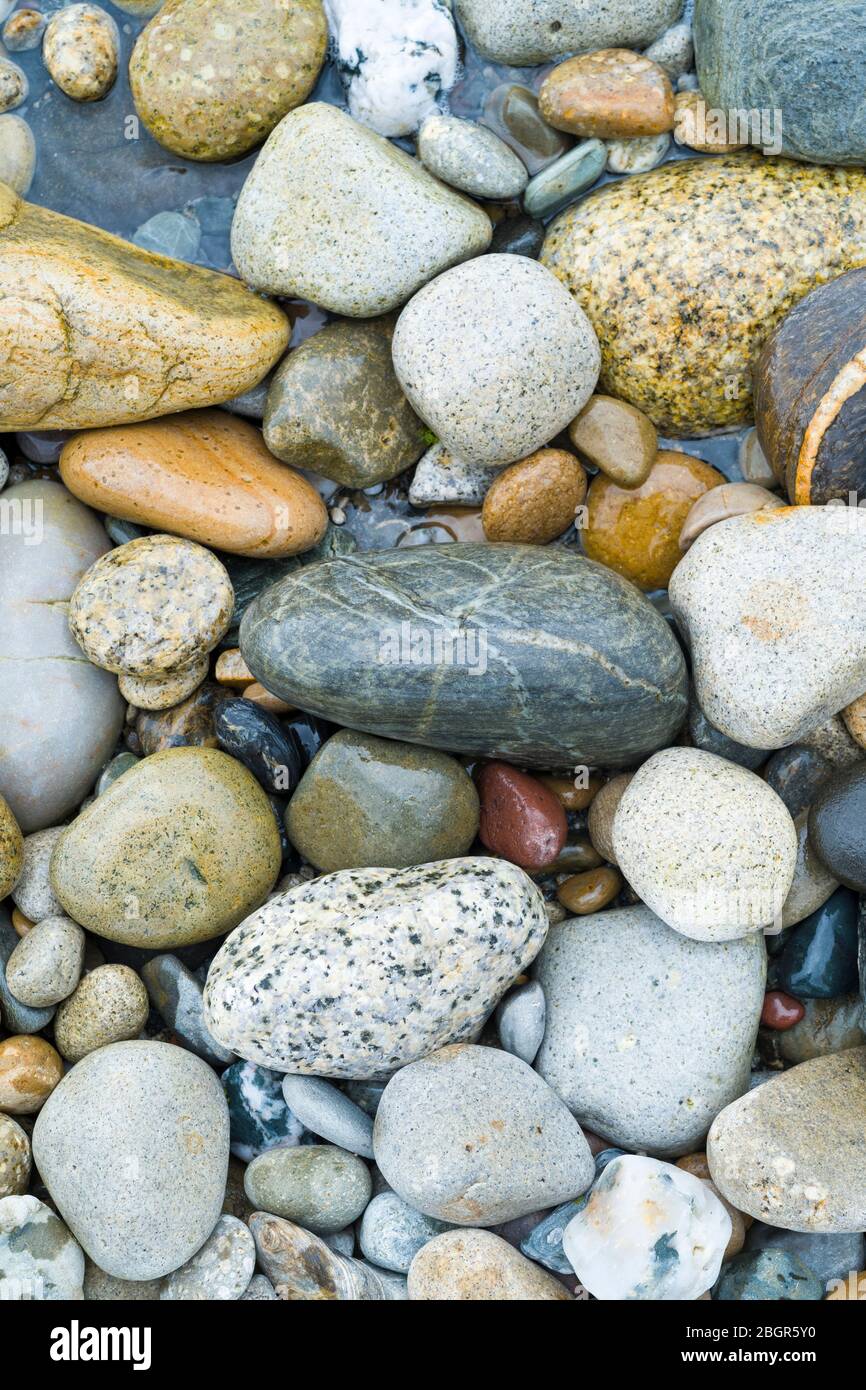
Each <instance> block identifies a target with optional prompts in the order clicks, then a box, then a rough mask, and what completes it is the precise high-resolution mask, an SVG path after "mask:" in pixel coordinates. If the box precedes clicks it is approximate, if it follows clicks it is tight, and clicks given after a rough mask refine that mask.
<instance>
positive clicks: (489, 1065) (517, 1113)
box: [373, 1045, 595, 1226]
mask: <svg viewBox="0 0 866 1390" xmlns="http://www.w3.org/2000/svg"><path fill="white" fill-rule="evenodd" d="M373 1144H374V1148H375V1151H376V1162H377V1163H378V1165H379V1167H380V1168H381V1170H382V1172H383V1174H384V1176H385V1178H386V1179H387V1181H388V1182H389V1183H390V1184H391V1186H392V1187H393V1189H394V1191H395V1192H396V1193H397V1194H398V1195H399V1196H400V1197H402V1198H403V1200H404V1202H408V1204H409V1205H410V1206H412V1207H415V1208H416V1209H417V1210H418V1211H421V1212H423V1213H424V1214H425V1215H426V1216H435V1217H436V1218H437V1219H438V1220H440V1221H448V1222H451V1223H453V1224H454V1225H457V1226H495V1225H497V1224H498V1223H500V1222H502V1221H510V1220H512V1218H514V1217H515V1216H524V1215H526V1214H527V1213H528V1212H531V1211H537V1210H538V1208H539V1207H541V1206H546V1205H550V1204H555V1203H557V1202H562V1201H565V1200H566V1199H567V1198H569V1197H576V1196H578V1195H579V1194H580V1193H581V1192H584V1191H585V1190H586V1188H587V1187H588V1186H589V1184H590V1183H591V1182H592V1179H593V1176H594V1173H595V1168H594V1165H593V1161H592V1155H591V1154H590V1151H589V1146H588V1144H587V1142H586V1140H585V1139H584V1137H583V1134H582V1132H581V1130H580V1128H579V1127H578V1125H577V1124H576V1123H575V1121H574V1120H573V1119H572V1117H571V1115H569V1113H568V1111H567V1110H566V1108H565V1106H564V1105H563V1104H562V1102H561V1101H560V1100H559V1098H558V1097H557V1096H556V1095H555V1094H554V1092H553V1091H552V1090H551V1089H550V1087H549V1086H547V1084H546V1083H545V1082H544V1081H543V1080H542V1079H541V1077H540V1076H538V1075H537V1074H536V1073H535V1072H534V1071H533V1070H532V1069H531V1067H528V1066H527V1065H526V1063H525V1062H521V1061H520V1059H519V1058H518V1057H513V1056H512V1055H511V1054H510V1053H508V1052H500V1051H498V1050H496V1049H495V1048H489V1047H475V1046H472V1045H464V1046H452V1047H446V1048H442V1049H441V1051H438V1052H434V1053H433V1054H432V1055H431V1056H429V1057H425V1058H424V1059H423V1060H422V1061H420V1062H413V1063H412V1064H411V1066H408V1067H404V1068H403V1069H402V1071H399V1072H397V1074H396V1076H393V1077H392V1078H391V1080H390V1081H389V1083H388V1085H387V1087H386V1089H385V1094H384V1095H383V1097H382V1101H381V1104H380V1106H379V1109H378V1112H377V1114H376V1123H375V1128H374V1131H373Z"/></svg>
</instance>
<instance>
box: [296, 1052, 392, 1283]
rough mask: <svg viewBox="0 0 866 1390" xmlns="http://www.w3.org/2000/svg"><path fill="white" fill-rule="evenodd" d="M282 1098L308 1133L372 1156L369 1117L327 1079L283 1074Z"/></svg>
mask: <svg viewBox="0 0 866 1390" xmlns="http://www.w3.org/2000/svg"><path fill="white" fill-rule="evenodd" d="M283 1098H284V1100H285V1102H286V1104H287V1105H288V1107H289V1109H290V1110H291V1112H292V1114H293V1115H294V1116H295V1117H296V1118H297V1119H298V1120H300V1122H301V1124H302V1125H303V1126H304V1127H305V1129H308V1130H309V1131H310V1133H311V1134H317V1135H318V1136H319V1138H320V1139H326V1140H327V1141H328V1143H329V1144H336V1145H337V1146H338V1147H339V1148H341V1149H346V1150H347V1152H348V1153H351V1154H360V1155H361V1157H362V1158H372V1157H373V1121H372V1119H371V1117H370V1116H369V1115H367V1114H366V1113H365V1111H363V1110H362V1109H361V1108H360V1106H358V1105H356V1104H355V1102H354V1101H352V1100H350V1099H349V1097H348V1096H347V1095H345V1094H344V1092H343V1091H340V1090H338V1089H337V1087H336V1086H332V1085H331V1083H330V1082H329V1081H322V1080H321V1079H320V1078H319V1077H317V1076H286V1077H284V1078H283ZM374 1263H375V1261H374Z"/></svg>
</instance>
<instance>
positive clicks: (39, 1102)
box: [0, 1033, 63, 1176]
mask: <svg viewBox="0 0 866 1390" xmlns="http://www.w3.org/2000/svg"><path fill="white" fill-rule="evenodd" d="M62 1076H63V1062H62V1061H61V1060H60V1057H59V1056H58V1054H57V1052H55V1050H54V1048H53V1047H52V1046H51V1044H50V1043H49V1042H46V1041H45V1039H44V1038H38V1037H34V1036H32V1035H31V1034H28V1033H24V1034H20V1035H17V1036H15V1037H11V1038H6V1039H5V1040H4V1041H3V1042H0V1110H5V1111H6V1112H7V1113H8V1114H10V1115H34V1114H35V1113H36V1111H37V1110H39V1109H41V1107H42V1106H43V1105H44V1104H45V1102H46V1101H47V1099H48V1097H49V1096H50V1095H51V1092H52V1091H53V1090H54V1088H55V1086H57V1084H58V1082H59V1081H60V1079H61V1077H62ZM43 1176H44V1175H43Z"/></svg>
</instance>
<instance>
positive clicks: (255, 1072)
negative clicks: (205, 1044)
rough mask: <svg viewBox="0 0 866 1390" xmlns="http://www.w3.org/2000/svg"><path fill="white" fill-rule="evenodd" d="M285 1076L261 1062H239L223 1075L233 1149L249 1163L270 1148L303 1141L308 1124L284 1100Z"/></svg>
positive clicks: (237, 1156) (233, 1151) (236, 1155)
mask: <svg viewBox="0 0 866 1390" xmlns="http://www.w3.org/2000/svg"><path fill="white" fill-rule="evenodd" d="M282 1081H283V1077H282V1074H281V1073H280V1072H277V1071H270V1070H269V1069H268V1068H267V1067H262V1066H259V1065H258V1063H257V1062H235V1063H234V1064H233V1065H232V1066H230V1067H228V1068H227V1069H226V1070H225V1071H224V1072H223V1074H222V1083H223V1089H224V1090H225V1093H226V1100H227V1101H228V1107H229V1121H230V1123H231V1150H232V1153H233V1154H234V1155H235V1157H236V1158H240V1159H243V1161H244V1162H245V1163H249V1162H250V1161H251V1160H252V1159H254V1158H257V1157H258V1155H259V1154H263V1153H265V1152H266V1151H267V1150H268V1149H275V1148H279V1147H280V1146H281V1145H289V1146H291V1145H294V1144H299V1143H300V1142H301V1138H302V1136H303V1133H304V1127H303V1125H302V1124H301V1122H300V1120H298V1119H296V1117H295V1116H294V1115H293V1114H292V1112H291V1110H290V1109H289V1107H288V1106H287V1105H286V1102H285V1100H284V1099H283V1090H282Z"/></svg>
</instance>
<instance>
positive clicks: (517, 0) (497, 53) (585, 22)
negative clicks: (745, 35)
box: [457, 0, 682, 67]
mask: <svg viewBox="0 0 866 1390" xmlns="http://www.w3.org/2000/svg"><path fill="white" fill-rule="evenodd" d="M681 9H682V0H608V3H607V4H605V5H604V6H603V7H599V5H598V4H597V3H596V0H572V3H571V4H569V5H563V4H562V0H457V13H458V15H459V17H460V23H461V24H462V25H463V28H464V29H465V31H466V34H467V36H468V38H469V40H470V42H471V43H472V44H473V45H474V47H475V48H477V49H478V51H479V52H480V53H481V54H483V56H484V57H485V58H493V59H494V60H495V61H496V62H498V63H513V64H515V65H516V66H518V67H524V66H527V65H531V64H533V63H544V62H547V61H548V60H549V59H551V58H556V57H558V56H559V54H561V53H573V52H574V51H575V50H576V49H583V50H584V51H587V52H592V51H593V50H594V49H598V48H605V47H607V46H608V45H610V44H622V45H627V46H629V47H634V48H643V47H644V45H645V44H647V43H650V42H651V41H652V40H653V39H654V38H657V37H658V35H659V34H660V33H661V32H662V30H663V29H665V28H666V27H667V25H669V24H672V23H673V21H674V20H675V19H676V18H677V16H678V15H679V13H680V11H681Z"/></svg>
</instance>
